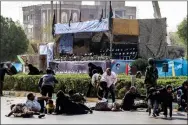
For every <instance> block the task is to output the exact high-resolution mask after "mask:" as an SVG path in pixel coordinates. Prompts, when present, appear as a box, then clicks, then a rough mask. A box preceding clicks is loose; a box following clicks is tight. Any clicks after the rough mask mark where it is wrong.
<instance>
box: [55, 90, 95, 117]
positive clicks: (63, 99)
mask: <svg viewBox="0 0 188 125" xmlns="http://www.w3.org/2000/svg"><path fill="white" fill-rule="evenodd" d="M55 112H56V113H55V114H68V115H75V114H88V113H93V111H92V110H91V109H90V108H88V107H87V106H85V105H84V104H81V103H76V102H73V101H71V100H70V99H69V97H68V96H66V95H65V94H64V92H63V91H61V90H60V91H58V92H57V99H56V111H55Z"/></svg>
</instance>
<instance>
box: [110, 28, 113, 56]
mask: <svg viewBox="0 0 188 125" xmlns="http://www.w3.org/2000/svg"><path fill="white" fill-rule="evenodd" d="M109 36H110V59H112V42H113V34H112V31H110V35H109Z"/></svg>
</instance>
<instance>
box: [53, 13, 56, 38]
mask: <svg viewBox="0 0 188 125" xmlns="http://www.w3.org/2000/svg"><path fill="white" fill-rule="evenodd" d="M55 24H56V16H55V10H54V16H53V22H52V36H53V37H55V29H54V27H55Z"/></svg>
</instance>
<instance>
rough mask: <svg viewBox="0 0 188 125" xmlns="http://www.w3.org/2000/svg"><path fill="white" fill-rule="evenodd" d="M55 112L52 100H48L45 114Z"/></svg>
mask: <svg viewBox="0 0 188 125" xmlns="http://www.w3.org/2000/svg"><path fill="white" fill-rule="evenodd" d="M54 111H55V105H54V102H53V100H51V99H50V100H48V103H47V105H46V113H47V114H52V113H53V112H54Z"/></svg>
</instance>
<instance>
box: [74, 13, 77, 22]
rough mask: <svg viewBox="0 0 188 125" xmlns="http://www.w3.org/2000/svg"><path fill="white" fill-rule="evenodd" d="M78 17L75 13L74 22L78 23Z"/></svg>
mask: <svg viewBox="0 0 188 125" xmlns="http://www.w3.org/2000/svg"><path fill="white" fill-rule="evenodd" d="M77 19H78V15H77V13H73V22H77Z"/></svg>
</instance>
